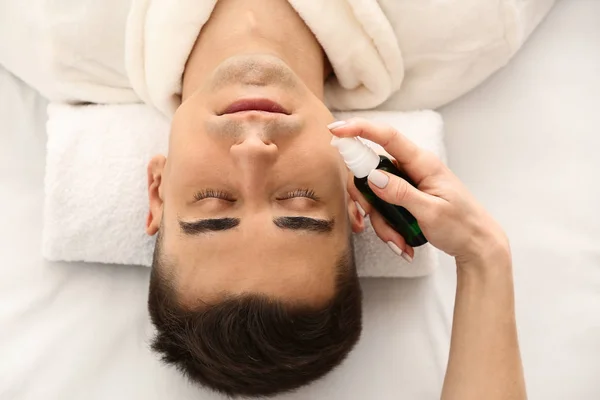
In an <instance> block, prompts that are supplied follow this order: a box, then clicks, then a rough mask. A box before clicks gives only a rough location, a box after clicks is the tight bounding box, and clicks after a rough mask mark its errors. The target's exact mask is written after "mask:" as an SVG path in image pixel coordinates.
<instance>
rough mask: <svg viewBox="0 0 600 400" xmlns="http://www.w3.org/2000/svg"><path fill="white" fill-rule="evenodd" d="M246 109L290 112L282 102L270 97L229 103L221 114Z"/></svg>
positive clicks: (276, 112) (287, 113)
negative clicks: (269, 98) (278, 102)
mask: <svg viewBox="0 0 600 400" xmlns="http://www.w3.org/2000/svg"><path fill="white" fill-rule="evenodd" d="M246 111H262V112H267V113H275V114H285V115H290V113H289V112H288V111H287V110H286V109H285V108H283V106H281V105H280V104H277V103H276V102H274V101H272V100H268V99H244V100H238V101H236V102H235V103H233V104H231V105H229V107H227V108H226V109H225V110H224V111H223V112H222V113H221V114H220V115H223V114H235V113H240V112H246Z"/></svg>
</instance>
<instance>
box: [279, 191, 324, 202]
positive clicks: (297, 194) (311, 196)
mask: <svg viewBox="0 0 600 400" xmlns="http://www.w3.org/2000/svg"><path fill="white" fill-rule="evenodd" d="M298 197H304V198H307V199H311V200H315V201H319V197H317V195H316V194H315V192H314V190H310V189H298V190H294V191H292V192H289V193H286V194H285V196H283V197H278V198H277V200H289V199H295V198H298Z"/></svg>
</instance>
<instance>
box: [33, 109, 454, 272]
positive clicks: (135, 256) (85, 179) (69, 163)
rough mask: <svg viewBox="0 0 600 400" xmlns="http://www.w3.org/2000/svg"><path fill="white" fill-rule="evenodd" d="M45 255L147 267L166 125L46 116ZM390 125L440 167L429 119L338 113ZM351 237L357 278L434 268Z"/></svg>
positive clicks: (109, 112)
mask: <svg viewBox="0 0 600 400" xmlns="http://www.w3.org/2000/svg"><path fill="white" fill-rule="evenodd" d="M48 112H49V120H48V124H47V130H48V145H47V150H48V151H47V158H46V177H45V210H44V230H43V255H44V257H45V258H47V259H49V260H64V261H87V262H101V263H109V264H137V265H146V266H149V265H150V264H151V261H152V251H153V248H154V239H153V238H150V237H148V236H147V235H146V233H145V230H144V221H145V216H146V213H147V209H148V208H147V207H148V206H147V201H148V200H147V189H146V165H147V163H148V161H149V160H150V158H151V157H152V156H153V155H155V154H158V153H163V154H166V150H167V145H168V134H169V122H168V120H167V119H166V118H165V117H164V116H162V115H161V114H160V113H158V112H156V111H155V110H153V109H152V108H150V107H147V106H144V105H104V106H103V105H91V106H71V105H64V104H51V105H50V106H49V109H48ZM336 116H337V117H338V118H340V119H347V118H349V117H350V116H361V117H365V118H369V119H371V120H374V121H379V122H382V123H386V124H390V125H393V126H395V127H396V128H397V129H398V130H400V131H402V132H404V133H405V134H406V135H407V136H408V137H410V138H411V139H413V140H414V141H415V142H416V143H417V144H419V145H420V146H422V147H424V148H427V149H429V150H431V151H433V152H435V153H436V154H438V155H439V156H440V157H441V158H442V159H445V152H444V144H443V123H442V119H441V117H440V115H439V114H437V113H435V112H433V111H419V112H411V113H401V112H375V111H363V112H352V113H339V114H337V115H336ZM366 225H367V229H366V230H365V232H363V233H361V234H359V235H355V254H356V261H357V268H358V272H359V275H360V276H363V277H417V276H423V275H427V274H429V273H431V272H432V271H433V270H434V269H435V267H436V265H437V262H438V259H437V250H435V249H434V248H433V247H432V246H431V245H429V244H427V245H425V246H422V247H419V248H417V249H416V254H415V260H414V262H413V263H412V264H408V263H407V262H406V261H404V260H403V259H402V258H400V257H398V256H397V255H395V254H394V253H393V252H392V251H391V250H390V249H389V248H388V247H387V245H386V244H385V243H383V242H382V241H381V240H380V239H379V238H377V236H376V235H375V233H374V232H373V230H372V228H371V226H370V224H369V223H368V222H367V224H366Z"/></svg>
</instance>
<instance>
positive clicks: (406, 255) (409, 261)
mask: <svg viewBox="0 0 600 400" xmlns="http://www.w3.org/2000/svg"><path fill="white" fill-rule="evenodd" d="M400 257H402V258H404V260H405V261H406V262H407V263H409V264H410V263H411V262H413V258H412V257H411V256H409V255H408V253H404V252H402V255H401V256H400Z"/></svg>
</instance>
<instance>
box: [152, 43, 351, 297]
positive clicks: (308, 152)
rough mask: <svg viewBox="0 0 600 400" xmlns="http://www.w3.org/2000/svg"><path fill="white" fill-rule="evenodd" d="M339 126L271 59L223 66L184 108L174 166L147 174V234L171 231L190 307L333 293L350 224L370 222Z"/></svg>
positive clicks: (171, 251)
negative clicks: (353, 194) (361, 209)
mask: <svg viewBox="0 0 600 400" xmlns="http://www.w3.org/2000/svg"><path fill="white" fill-rule="evenodd" d="M332 121H334V118H333V117H332V115H331V114H330V112H329V110H328V109H327V108H326V107H325V106H324V104H323V103H322V101H321V100H320V99H318V98H317V97H315V96H314V95H313V94H312V92H311V91H310V90H309V89H308V88H307V87H306V86H305V85H304V84H303V82H302V81H301V80H300V79H298V77H297V76H296V75H295V74H294V72H293V71H292V70H291V69H289V68H288V67H287V65H286V64H285V63H283V62H282V61H281V60H279V59H277V58H274V57H271V56H264V55H260V56H259V55H251V56H237V57H233V58H230V59H228V60H226V61H224V62H223V63H222V64H221V65H220V66H219V67H218V68H217V69H216V70H215V71H214V73H213V74H212V75H211V76H210V77H209V78H208V79H207V80H206V81H205V83H204V85H202V86H201V87H200V88H199V89H198V90H197V91H196V92H195V93H193V94H192V95H191V96H190V97H189V98H188V99H186V101H185V102H184V103H183V104H182V105H181V107H180V108H179V109H178V110H177V112H176V114H175V116H174V119H173V123H172V131H171V136H170V142H169V154H168V157H167V159H166V160H165V159H164V158H163V157H160V156H159V157H155V158H154V159H153V160H152V162H151V163H150V165H149V168H148V174H149V195H150V215H149V218H148V232H149V233H150V234H154V233H155V232H156V231H157V229H159V228H160V229H161V236H162V253H163V255H164V256H165V257H166V258H167V260H168V261H169V262H166V263H165V265H172V266H173V268H174V269H175V270H174V271H170V272H171V273H172V274H173V277H174V282H175V285H176V289H177V292H178V293H180V294H181V296H182V300H183V301H185V302H189V303H191V304H195V303H197V302H198V301H210V300H211V299H215V298H218V297H220V296H221V295H222V294H224V293H228V294H241V293H262V294H265V295H267V296H274V297H277V298H283V299H288V300H291V301H301V302H303V303H306V302H309V303H310V302H312V303H315V304H317V303H320V302H323V301H326V300H327V299H328V298H330V297H331V296H332V295H333V291H334V281H335V277H336V272H337V271H336V260H337V259H338V258H339V257H340V254H342V253H343V251H344V250H345V249H346V248H347V244H348V236H349V229H350V224H353V225H354V226H356V225H357V224H358V225H360V224H361V223H362V221H359V219H360V215H359V214H358V213H357V212H354V209H353V208H352V207H351V208H350V211H352V212H350V213H349V208H348V207H349V206H348V204H349V201H348V199H347V195H346V179H347V172H346V168H345V166H344V164H343V162H342V160H341V158H340V156H339V155H338V153H337V151H336V150H335V149H334V148H333V147H332V146H330V144H329V143H330V140H331V134H330V133H329V131H328V129H327V124H329V123H331V122H332ZM349 214H350V223H349V222H348V221H349V219H348V215H349Z"/></svg>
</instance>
